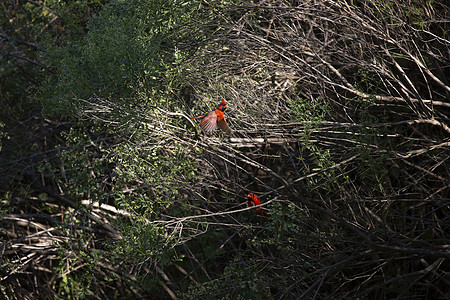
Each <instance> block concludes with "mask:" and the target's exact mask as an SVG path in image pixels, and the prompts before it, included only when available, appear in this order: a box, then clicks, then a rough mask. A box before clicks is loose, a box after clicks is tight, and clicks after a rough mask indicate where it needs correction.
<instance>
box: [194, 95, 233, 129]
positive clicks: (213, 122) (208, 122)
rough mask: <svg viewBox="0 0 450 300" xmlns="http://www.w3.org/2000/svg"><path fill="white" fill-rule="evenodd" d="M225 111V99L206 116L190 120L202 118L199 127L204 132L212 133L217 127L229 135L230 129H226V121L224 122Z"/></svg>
mask: <svg viewBox="0 0 450 300" xmlns="http://www.w3.org/2000/svg"><path fill="white" fill-rule="evenodd" d="M226 109H227V103H226V102H225V99H222V102H221V103H220V105H219V106H218V107H217V109H216V110H213V111H210V112H209V113H207V114H206V115H201V116H198V117H194V118H191V120H195V119H201V118H203V120H202V122H201V123H200V127H201V128H202V130H203V131H204V132H212V131H214V130H216V128H217V126H219V128H220V129H222V130H223V131H225V132H226V133H228V134H230V133H231V129H230V127H228V124H227V121H225V116H224V113H223V112H224V111H225V110H226Z"/></svg>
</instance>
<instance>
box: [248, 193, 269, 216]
mask: <svg viewBox="0 0 450 300" xmlns="http://www.w3.org/2000/svg"><path fill="white" fill-rule="evenodd" d="M247 197H248V200H247V205H248V206H249V207H250V206H253V205H255V206H256V205H260V204H261V200H260V199H259V197H258V196H256V195H255V194H253V193H248V195H247ZM255 209H256V211H257V212H259V213H260V214H261V215H263V216H265V217H267V214H266V213H265V212H264V210H263V209H262V207H256V208H255Z"/></svg>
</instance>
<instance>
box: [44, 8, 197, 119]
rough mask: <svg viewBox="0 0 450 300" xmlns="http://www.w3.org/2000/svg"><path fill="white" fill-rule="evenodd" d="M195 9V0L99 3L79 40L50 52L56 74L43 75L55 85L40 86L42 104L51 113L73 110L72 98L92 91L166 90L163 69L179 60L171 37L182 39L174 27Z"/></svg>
mask: <svg viewBox="0 0 450 300" xmlns="http://www.w3.org/2000/svg"><path fill="white" fill-rule="evenodd" d="M197 8H198V4H196V3H195V2H186V1H180V0H172V1H165V0H134V1H122V0H116V1H112V2H110V3H109V4H107V5H105V6H104V7H103V9H102V11H101V12H100V13H99V15H98V17H97V18H95V19H92V20H91V21H90V22H89V24H88V29H89V32H88V34H87V36H86V37H85V38H84V39H82V40H81V41H80V42H79V43H76V44H72V45H69V46H67V47H63V48H59V49H57V50H56V51H53V52H52V53H51V56H50V57H51V60H52V61H53V62H54V64H55V66H56V67H57V69H58V74H57V75H56V77H55V78H50V79H49V83H51V82H56V86H55V85H50V84H49V85H47V87H46V88H45V89H44V91H43V92H44V93H43V94H42V98H45V101H44V105H45V106H46V107H47V108H48V109H49V110H50V111H53V112H57V111H58V110H61V111H67V110H68V108H69V109H75V108H76V107H77V106H78V105H79V102H78V99H80V98H81V99H86V98H89V97H92V96H94V95H96V96H101V97H114V98H118V97H122V98H128V99H130V97H131V96H133V95H134V96H136V95H137V94H140V95H141V96H142V95H144V96H147V97H153V98H155V97H156V98H158V96H159V95H160V92H159V90H165V89H166V86H165V85H163V84H162V83H164V82H165V78H166V77H165V75H164V74H165V72H166V71H167V70H169V71H170V69H171V67H172V65H173V64H176V63H177V62H179V61H180V60H182V59H183V55H184V54H183V53H182V52H181V51H179V50H177V49H176V47H175V45H174V40H175V39H180V38H182V36H183V32H182V31H179V29H181V28H183V26H185V25H186V24H187V22H191V20H192V19H194V18H196V16H197V13H196V12H197ZM49 97H50V99H49ZM141 98H144V97H141ZM161 100H162V99H161ZM69 111H70V110H69ZM73 112H74V111H72V113H73Z"/></svg>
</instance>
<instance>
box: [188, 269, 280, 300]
mask: <svg viewBox="0 0 450 300" xmlns="http://www.w3.org/2000/svg"><path fill="white" fill-rule="evenodd" d="M267 284H268V282H267V280H266V279H265V278H263V277H260V276H258V268H257V266H256V265H255V266H254V267H249V268H244V267H242V266H241V265H240V264H239V261H237V260H236V261H233V262H230V264H229V265H228V266H227V267H226V268H225V270H224V272H223V274H222V276H220V277H219V278H217V279H214V280H211V281H208V282H205V283H204V284H203V285H202V286H196V285H191V286H190V287H189V291H188V293H187V296H188V297H189V299H222V300H227V299H230V300H231V299H242V300H244V299H273V297H272V296H271V295H270V291H269V288H268V287H267Z"/></svg>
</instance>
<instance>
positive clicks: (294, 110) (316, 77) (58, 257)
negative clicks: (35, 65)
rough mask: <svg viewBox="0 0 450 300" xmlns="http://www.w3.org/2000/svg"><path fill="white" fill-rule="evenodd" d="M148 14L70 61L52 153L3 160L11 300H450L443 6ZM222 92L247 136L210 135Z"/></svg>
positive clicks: (113, 12) (372, 4)
mask: <svg viewBox="0 0 450 300" xmlns="http://www.w3.org/2000/svg"><path fill="white" fill-rule="evenodd" d="M131 2H132V3H134V4H129V5H130V6H129V7H128V8H130V9H131V8H132V9H135V11H133V14H130V15H133V16H134V15H137V16H138V17H137V18H138V19H139V18H141V17H142V20H144V21H143V23H140V22H136V25H135V24H134V23H133V24H132V25H129V26H130V27H126V28H125V29H127V30H128V29H130V31H127V30H125V29H124V30H123V32H121V33H120V34H118V35H117V36H114V35H113V38H111V37H107V38H106V37H105V39H104V40H103V39H102V38H101V37H102V28H103V27H102V26H105V25H107V24H109V26H111V27H110V28H109V27H108V28H109V30H110V31H111V32H114V30H115V29H116V27H114V24H117V23H119V24H123V25H121V26H125V24H130V22H127V19H125V17H124V15H126V14H125V13H123V11H120V10H118V8H119V7H121V6H120V5H119V4H117V3H119V2H115V4H114V3H113V4H112V5H110V6H108V10H104V12H103V13H104V15H101V14H100V17H99V18H98V19H97V21H95V23H92V25H91V28H90V29H91V32H94V33H91V35H90V36H89V35H88V38H86V39H85V40H84V43H85V45H86V47H85V48H83V50H82V51H79V52H77V51H78V50H77V49H78V48H76V47H75V48H76V49H72V50H70V51H66V52H63V54H61V53H59V54H58V55H59V56H58V55H55V57H57V58H59V57H61V56H63V57H65V60H64V64H61V65H59V66H57V67H58V68H59V69H57V72H60V73H58V74H63V75H64V76H60V78H59V79H55V78H53V79H52V80H59V81H56V83H57V84H56V85H55V86H54V88H55V90H57V91H58V92H57V93H55V94H53V95H52V90H51V89H50V91H49V90H48V89H47V90H46V91H44V92H42V93H41V95H45V97H44V99H42V98H41V101H43V102H45V101H46V99H47V101H48V103H44V105H46V106H47V107H48V106H54V107H58V108H57V110H56V111H54V113H55V112H56V113H61V111H62V112H64V113H67V114H68V116H67V120H68V121H66V123H63V122H62V120H61V118H59V119H58V118H55V117H54V116H53V119H52V121H48V120H47V121H46V122H48V123H43V124H41V126H42V128H45V130H47V131H44V129H42V131H41V132H51V134H47V137H52V142H51V143H50V144H49V145H47V144H46V143H44V142H43V141H42V140H43V139H44V138H42V140H41V141H39V142H37V145H38V146H37V148H38V150H39V151H35V152H32V153H31V154H29V155H26V154H24V155H23V156H21V157H18V158H16V159H9V158H8V159H9V161H8V162H5V163H4V162H3V161H2V164H3V165H2V166H3V167H2V168H3V170H5V174H8V176H10V177H11V176H12V175H14V176H15V177H14V178H8V185H5V186H7V187H9V190H7V189H6V188H5V191H4V194H5V196H3V197H4V200H3V202H2V204H3V205H5V207H7V208H5V209H3V211H2V213H3V215H2V219H1V222H2V228H3V230H2V237H3V243H2V248H1V253H2V254H1V258H2V260H1V264H2V270H1V271H0V272H1V273H0V276H1V278H0V280H1V283H2V292H3V293H5V295H7V297H9V298H24V297H28V298H33V297H40V298H44V297H50V298H52V297H68V298H81V297H83V296H86V295H89V296H95V297H98V298H105V297H112V296H114V295H118V296H120V297H153V298H167V297H170V298H176V297H180V298H192V299H198V298H200V297H205V298H224V299H228V298H230V299H236V298H238V297H241V298H244V299H259V298H262V299H266V298H267V299H270V298H275V299H299V298H300V299H301V298H306V299H309V298H317V299H330V298H333V299H334V298H362V299H364V298H371V299H372V298H379V299H383V298H389V299H391V298H393V299H411V298H413V299H415V298H417V299H418V298H420V299H422V298H428V299H448V298H450V295H449V294H448V291H447V290H448V286H449V285H450V282H449V271H450V270H449V264H448V259H449V258H450V252H449V244H448V240H449V234H448V232H449V225H450V220H449V216H448V215H449V205H450V201H449V200H450V199H449V194H450V193H449V189H450V181H449V178H450V176H449V164H448V157H449V153H450V152H449V147H450V140H449V134H450V128H449V117H448V114H449V110H450V84H449V82H448V78H450V69H449V66H450V54H449V53H450V52H449V50H450V41H449V38H448V33H447V32H448V30H449V25H448V22H447V20H448V19H449V17H450V10H449V7H447V6H446V5H445V3H444V2H443V1H442V2H439V1H436V2H433V3H431V2H429V1H419V2H415V3H409V2H402V1H390V2H386V1H341V2H334V1H301V2H299V3H292V1H280V0H278V1H275V0H274V1H260V2H258V3H251V2H247V1H243V2H242V3H241V2H239V3H232V2H230V3H228V2H227V4H225V5H224V4H221V3H219V2H214V1H212V2H209V1H204V2H202V3H201V5H200V4H199V6H195V5H194V6H187V7H186V10H185V11H183V13H180V12H178V11H177V9H179V7H183V6H180V3H175V2H174V3H172V4H173V5H174V6H170V5H169V6H168V7H169V9H167V10H166V8H167V7H166V6H165V4H162V3H163V2H160V1H144V0H142V1H131ZM148 3H152V4H155V3H159V4H161V6H160V7H159V6H157V5H156V4H155V6H153V9H154V10H155V11H158V9H161V10H163V11H164V12H165V13H164V14H162V15H163V16H165V17H166V18H168V19H164V18H165V17H162V19H163V21H168V20H169V21H170V20H172V19H170V18H171V17H173V16H174V15H176V16H178V17H174V19H177V20H179V19H180V18H179V16H180V15H183V16H185V17H184V18H182V19H183V21H182V22H183V24H182V25H183V26H181V25H180V26H176V25H173V23H171V22H167V23H164V22H163V24H164V25H163V26H161V28H159V27H158V28H159V29H158V30H156V29H155V30H154V31H149V30H148V28H147V27H146V26H154V24H153V23H152V22H149V23H146V22H147V21H145V20H146V19H145V18H144V16H147V11H148V10H150V6H145V5H146V4H148ZM114 5H117V6H114ZM134 5H135V6H134ZM173 7H177V9H173V10H172V9H171V8H173ZM105 11H106V12H105ZM119 12H120V13H119ZM187 12H189V13H187ZM148 15H152V14H150V13H149V14H148ZM188 15H193V16H195V17H192V18H188V17H187V16H188ZM121 17H123V18H124V19H120V18H121ZM122 21H123V23H121V22H122ZM109 22H111V23H109ZM180 22H181V21H180ZM149 24H153V25H149ZM167 24H172V25H167ZM166 25H167V26H168V27H167V28H166V27H165V26H166ZM131 26H136V27H138V28H139V29H136V30H135V29H133V28H134V27H131ZM152 28H156V27H152ZM165 28H166V29H165ZM132 29H133V30H132ZM165 30H166V31H165ZM111 32H109V34H111ZM124 32H125V35H124ZM130 32H131V34H132V36H133V38H131V37H130V36H129V35H127V34H130ZM161 34H162V35H161ZM5 35H6V33H5ZM143 37H145V38H143ZM122 38H123V41H124V40H128V42H129V43H130V44H129V45H127V48H126V49H121V50H124V52H123V53H127V51H125V50H127V49H128V50H129V49H132V50H133V51H136V52H135V53H133V54H132V55H130V56H127V55H125V56H123V55H122V54H120V55H119V54H118V57H115V58H114V60H111V61H113V62H114V63H117V66H116V67H117V69H116V67H114V63H112V64H104V65H103V62H105V61H107V59H108V57H105V56H104V55H105V54H104V51H108V49H109V50H111V53H120V51H115V47H119V48H120V47H121V46H120V45H121V44H120V43H114V42H111V40H112V41H117V40H121V39H122ZM8 41H9V40H8ZM10 42H11V41H10ZM109 43H111V44H109ZM140 43H141V44H140ZM146 43H148V44H146ZM148 45H151V47H150V46H148ZM146 46H148V48H146ZM105 49H107V50H105ZM140 51H141V52H140ZM74 53H75V54H74ZM143 53H145V54H146V55H148V56H146V57H145V58H142V55H141V54H143ZM68 55H73V57H69V58H67V56H68ZM111 55H113V54H111ZM121 56H123V57H121ZM148 57H150V58H151V59H150V58H148ZM152 60H154V62H153V63H154V64H153V65H152ZM124 62H127V63H130V62H132V68H131V67H130V68H129V69H126V70H123V69H122V67H123V63H124ZM43 63H49V62H47V61H46V60H45V59H43ZM53 63H55V61H53ZM77 65H78V66H79V68H80V70H78V69H76V68H75V66H77ZM111 65H112V66H111ZM111 68H112V69H114V70H116V71H117V73H113V74H111V72H110V71H111ZM143 73H145V74H147V75H148V76H147V77H146V76H144V75H142V74H143ZM96 76H98V77H96ZM57 77H58V76H57ZM115 78H120V80H119V81H114V80H112V79H115ZM111 81H112V83H109V82H111ZM77 82H82V83H83V84H82V86H81V87H77V85H76V84H74V83H77ZM105 82H108V84H105ZM68 87H71V88H73V90H72V89H70V90H69V91H68ZM99 87H100V88H99ZM86 91H94V92H93V93H92V94H91V95H90V96H87V95H86ZM61 95H62V96H61ZM222 97H223V98H225V99H226V100H227V102H228V105H229V109H228V110H227V111H226V118H227V121H228V123H229V125H230V127H231V128H232V129H233V133H232V135H231V136H226V135H224V134H221V133H215V134H213V135H204V134H202V133H200V131H199V129H198V125H197V124H195V122H193V121H191V120H189V117H192V116H194V115H196V114H201V113H204V112H206V111H208V109H214V108H215V107H216V105H217V104H218V103H219V101H220V98H222ZM55 99H56V100H55ZM55 101H61V102H59V103H56V102H55ZM67 107H70V110H67V111H65V108H67ZM46 126H47V127H46ZM49 127H50V128H51V130H50V131H49V130H48V128H49ZM70 127H72V128H70ZM61 132H63V133H62V134H61ZM5 178H6V177H5ZM5 181H6V179H5ZM248 192H254V193H255V194H258V195H259V196H260V197H261V200H262V203H263V209H264V210H265V211H266V212H267V214H268V216H269V217H268V218H266V217H264V216H260V215H258V214H257V213H256V211H255V210H254V208H247V207H246V204H247V199H246V196H247V193H248Z"/></svg>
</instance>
